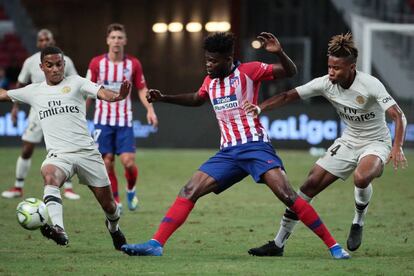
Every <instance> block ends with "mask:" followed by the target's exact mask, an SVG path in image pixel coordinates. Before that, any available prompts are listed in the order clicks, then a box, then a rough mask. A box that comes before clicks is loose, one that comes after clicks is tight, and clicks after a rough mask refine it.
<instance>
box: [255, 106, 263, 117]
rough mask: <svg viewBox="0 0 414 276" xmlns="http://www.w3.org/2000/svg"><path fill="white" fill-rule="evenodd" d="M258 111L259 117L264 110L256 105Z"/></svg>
mask: <svg viewBox="0 0 414 276" xmlns="http://www.w3.org/2000/svg"><path fill="white" fill-rule="evenodd" d="M256 110H257V115H259V114H260V113H261V112H262V109H261V108H260V107H259V106H258V105H256Z"/></svg>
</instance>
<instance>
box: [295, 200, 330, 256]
mask: <svg viewBox="0 0 414 276" xmlns="http://www.w3.org/2000/svg"><path fill="white" fill-rule="evenodd" d="M290 209H292V211H294V212H295V213H296V214H297V216H298V217H299V219H300V220H301V221H302V222H303V223H304V224H305V225H306V226H308V227H309V228H310V229H311V230H312V231H313V232H314V233H315V234H316V235H318V237H319V238H321V239H322V241H323V242H324V243H325V245H326V246H327V247H328V248H331V247H332V246H334V245H335V244H336V241H335V239H334V238H333V237H332V235H331V233H329V230H328V228H326V226H325V224H324V223H323V222H322V220H321V219H320V218H319V216H318V214H317V213H316V211H315V210H314V209H313V207H312V206H311V205H310V204H309V203H307V202H306V201H305V200H303V199H302V198H301V197H300V196H298V197H297V199H296V200H295V202H294V203H293V205H292V206H291V207H290Z"/></svg>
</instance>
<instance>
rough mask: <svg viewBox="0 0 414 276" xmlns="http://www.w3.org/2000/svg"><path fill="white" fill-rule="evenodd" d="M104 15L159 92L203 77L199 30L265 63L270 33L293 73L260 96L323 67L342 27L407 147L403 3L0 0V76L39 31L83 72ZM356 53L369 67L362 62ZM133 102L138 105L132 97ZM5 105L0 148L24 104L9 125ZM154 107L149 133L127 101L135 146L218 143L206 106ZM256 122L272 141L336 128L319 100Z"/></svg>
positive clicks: (296, 141) (320, 139)
mask: <svg viewBox="0 0 414 276" xmlns="http://www.w3.org/2000/svg"><path fill="white" fill-rule="evenodd" d="M111 22H120V23H122V24H124V25H125V26H126V28H127V32H128V45H127V47H126V50H127V52H128V53H131V54H133V55H135V56H137V57H138V58H139V59H140V60H141V62H142V64H143V68H144V74H145V76H146V79H147V82H148V86H149V87H152V88H158V89H160V90H162V91H164V92H166V93H184V92H194V91H196V90H197V89H198V88H199V86H200V84H201V82H202V80H203V78H204V76H205V69H204V62H203V50H202V40H203V37H204V36H205V35H207V34H208V33H209V31H214V30H228V29H229V30H231V31H232V32H234V33H235V34H236V35H237V37H238V41H237V49H236V57H237V58H239V59H241V60H243V61H251V60H257V59H259V60H264V61H267V62H272V61H273V60H274V59H273V57H272V56H271V55H269V54H267V53H265V51H263V50H257V49H255V48H254V39H255V37H256V35H257V34H258V33H259V32H261V31H270V32H273V33H274V34H275V35H277V36H278V37H279V38H280V40H281V42H282V43H283V46H284V49H285V51H286V52H287V53H288V54H289V55H290V56H291V57H292V59H293V60H294V61H295V62H296V64H297V66H298V69H299V73H298V75H297V76H295V77H294V78H292V79H289V80H286V81H281V82H267V83H264V85H263V86H262V89H261V93H260V95H261V97H262V99H265V98H267V97H269V96H271V95H274V94H276V93H278V92H280V91H283V90H286V89H289V88H293V87H295V86H297V85H299V84H303V83H305V82H307V81H309V80H311V79H312V78H314V77H318V76H322V75H324V74H326V72H327V65H326V61H327V58H326V48H327V42H328V40H329V38H330V37H331V36H332V35H334V34H338V33H344V32H347V31H352V32H353V33H354V34H355V38H356V41H357V44H358V46H359V50H360V57H359V64H358V68H359V70H362V69H364V70H365V71H370V72H372V74H373V75H375V76H376V77H378V78H379V79H380V80H381V81H382V82H383V83H384V84H385V85H386V86H387V88H388V90H389V92H390V93H391V94H392V95H393V96H394V97H395V98H396V99H397V101H398V102H399V103H400V105H401V107H402V109H403V110H404V112H405V114H406V116H407V118H408V123H409V125H408V127H407V142H406V147H413V146H414V91H413V89H412V88H413V87H414V51H413V50H412V49H413V46H414V27H413V26H414V24H413V23H414V1H412V0H388V1H385V0H383V1H380V0H359V1H352V0H345V1H341V0H331V1H329V0H320V1H306V0H292V1H286V0H285V1H283V0H272V1H269V0H257V1H248V0H232V1H226V0H211V1H202V0H193V1H185V0H170V1H167V0H157V1H145V0H137V1H133V0H117V1H115V0H113V1H112V0H106V1H99V0H87V1H85V0H83V1H80V0H1V1H0V77H1V71H2V70H1V69H4V72H5V77H6V78H7V79H8V81H9V83H10V85H9V87H10V88H12V87H13V84H14V83H15V82H16V78H17V75H18V73H19V71H20V68H21V65H22V63H23V61H24V59H25V58H26V57H27V56H28V55H30V54H32V53H34V52H35V51H36V45H35V41H36V33H37V31H38V30H39V29H41V28H49V29H50V30H52V32H53V33H54V34H55V39H56V41H57V45H58V46H59V47H61V48H62V49H63V50H64V51H65V53H66V54H67V55H68V56H70V57H71V58H72V59H73V61H74V63H75V66H76V68H77V70H78V72H79V74H81V75H85V74H86V69H87V66H88V63H89V61H90V59H91V58H92V57H93V56H95V55H97V54H100V53H105V52H106V51H107V45H106V43H105V35H106V34H105V30H106V26H107V25H108V24H110V23H111ZM173 22H175V23H178V24H175V25H174V24H170V23H173ZM191 22H192V23H196V24H190V25H189V24H188V23H191ZM375 22H377V23H378V22H380V23H387V24H383V25H387V26H388V27H389V26H390V25H392V26H393V27H391V30H387V29H385V30H387V31H384V30H382V29H380V30H376V31H373V32H372V36H371V38H372V39H369V36H367V35H366V34H367V33H368V32H367V33H364V30H367V29H369V27H370V24H371V25H372V23H375ZM157 23H163V24H157ZM191 27H192V28H191ZM388 27H387V28H388ZM383 29H384V28H383ZM367 45H368V46H367ZM369 45H371V46H369ZM367 56H368V57H370V59H369V58H367ZM366 60H368V61H369V64H363V62H364V61H366ZM134 99H135V100H136V101H137V102H138V99H137V96H136V94H134ZM10 107H11V105H10V104H4V103H3V104H0V146H19V145H20V139H19V136H20V135H21V133H22V132H23V130H24V128H25V125H26V120H25V118H26V113H25V111H27V109H25V108H23V109H22V112H21V113H20V116H19V122H18V124H17V126H13V125H12V123H11V121H10V113H9V111H10ZM156 111H157V113H158V116H159V118H160V127H159V129H158V130H154V129H152V128H151V127H150V126H148V125H146V122H145V120H144V119H145V117H144V114H143V112H142V108H141V107H140V105H139V104H137V106H135V110H134V112H135V121H134V130H135V136H136V137H137V146H138V148H139V147H161V148H171V147H174V148H176V147H179V148H216V147H217V146H218V141H219V139H218V138H219V132H218V128H217V125H216V121H215V119H214V116H212V112H211V111H210V107H209V106H207V105H206V106H205V107H203V108H201V109H194V110H189V109H187V108H183V107H175V106H167V105H163V104H157V106H156ZM189 112H191V114H192V115H191V116H188V115H187V114H188V113H189ZM170 114H174V116H170ZM262 122H263V123H264V124H265V125H266V126H267V127H268V129H269V133H270V135H271V136H272V138H273V143H274V144H275V146H277V147H278V148H287V149H289V148H295V149H298V148H300V149H308V148H310V147H316V148H322V147H326V146H327V145H329V144H330V143H331V142H332V140H334V139H335V138H336V137H337V136H338V134H339V133H340V131H341V124H340V122H339V120H338V117H337V115H336V113H335V112H334V110H333V109H332V107H330V105H328V104H326V102H325V101H324V100H323V99H313V100H311V101H309V102H306V103H303V102H302V103H299V104H296V105H291V106H289V107H285V108H281V109H279V110H276V111H274V112H270V113H267V114H265V115H264V116H263V117H262ZM91 127H92V124H91Z"/></svg>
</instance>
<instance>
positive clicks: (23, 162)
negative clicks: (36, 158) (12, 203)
mask: <svg viewBox="0 0 414 276" xmlns="http://www.w3.org/2000/svg"><path fill="white" fill-rule="evenodd" d="M31 165H32V159H31V158H28V159H23V158H22V157H21V156H19V158H17V162H16V182H15V184H14V186H15V187H17V188H23V186H24V179H25V178H26V176H27V174H28V173H29V170H30V166H31Z"/></svg>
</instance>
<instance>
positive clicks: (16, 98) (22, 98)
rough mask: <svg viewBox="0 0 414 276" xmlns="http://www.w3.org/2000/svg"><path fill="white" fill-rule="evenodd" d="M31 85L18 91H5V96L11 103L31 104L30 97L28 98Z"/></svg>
mask: <svg viewBox="0 0 414 276" xmlns="http://www.w3.org/2000/svg"><path fill="white" fill-rule="evenodd" d="M31 87H32V86H31V85H27V86H25V87H22V88H19V89H12V90H8V91H7V95H8V96H9V97H10V98H11V99H12V101H13V102H22V103H27V104H30V103H31V99H32V97H31V96H30V95H31V94H32V95H33V93H30V91H29V90H30V88H31Z"/></svg>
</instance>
